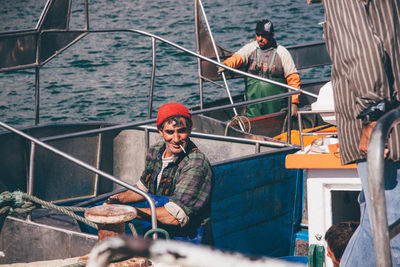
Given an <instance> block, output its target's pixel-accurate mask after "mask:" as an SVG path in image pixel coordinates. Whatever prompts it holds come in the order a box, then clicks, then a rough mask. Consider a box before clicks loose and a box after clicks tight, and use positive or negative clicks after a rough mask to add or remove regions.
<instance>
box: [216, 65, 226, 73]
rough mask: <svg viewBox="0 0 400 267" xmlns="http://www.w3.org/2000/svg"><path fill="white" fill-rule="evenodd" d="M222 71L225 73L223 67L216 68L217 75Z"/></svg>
mask: <svg viewBox="0 0 400 267" xmlns="http://www.w3.org/2000/svg"><path fill="white" fill-rule="evenodd" d="M224 71H225V69H224V68H223V67H220V66H217V73H218V74H221V73H222V72H224Z"/></svg>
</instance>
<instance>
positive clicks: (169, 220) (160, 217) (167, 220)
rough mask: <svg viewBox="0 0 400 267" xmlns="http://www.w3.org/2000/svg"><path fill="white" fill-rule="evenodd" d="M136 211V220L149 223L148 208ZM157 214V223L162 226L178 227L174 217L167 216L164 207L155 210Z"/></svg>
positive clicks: (149, 211) (167, 213)
mask: <svg viewBox="0 0 400 267" xmlns="http://www.w3.org/2000/svg"><path fill="white" fill-rule="evenodd" d="M136 209H137V211H138V214H137V217H136V218H138V219H142V220H146V221H151V210H150V208H136ZM156 213H157V221H158V222H160V223H162V224H170V225H179V222H178V220H177V219H175V217H174V216H172V215H171V214H169V212H168V211H167V210H166V209H165V208H164V207H159V208H156Z"/></svg>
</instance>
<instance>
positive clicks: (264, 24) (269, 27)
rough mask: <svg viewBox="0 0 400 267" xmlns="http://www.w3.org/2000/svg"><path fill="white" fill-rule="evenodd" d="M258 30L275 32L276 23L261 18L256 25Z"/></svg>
mask: <svg viewBox="0 0 400 267" xmlns="http://www.w3.org/2000/svg"><path fill="white" fill-rule="evenodd" d="M256 32H260V33H262V34H272V33H273V32H274V25H273V24H272V22H271V21H270V20H268V19H263V20H259V21H258V22H257V25H256Z"/></svg>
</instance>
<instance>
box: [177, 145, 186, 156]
mask: <svg viewBox="0 0 400 267" xmlns="http://www.w3.org/2000/svg"><path fill="white" fill-rule="evenodd" d="M179 146H180V147H181V149H182V151H183V153H185V154H186V150H185V149H184V148H183V146H182V145H179Z"/></svg>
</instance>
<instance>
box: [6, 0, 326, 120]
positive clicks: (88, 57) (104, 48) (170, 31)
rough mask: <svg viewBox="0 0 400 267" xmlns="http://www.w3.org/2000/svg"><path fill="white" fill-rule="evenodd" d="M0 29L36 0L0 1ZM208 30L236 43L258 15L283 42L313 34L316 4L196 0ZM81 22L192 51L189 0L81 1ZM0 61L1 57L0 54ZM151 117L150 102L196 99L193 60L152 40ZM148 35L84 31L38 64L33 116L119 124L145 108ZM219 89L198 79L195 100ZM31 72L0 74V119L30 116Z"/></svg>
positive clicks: (29, 19)
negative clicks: (37, 106) (85, 8)
mask: <svg viewBox="0 0 400 267" xmlns="http://www.w3.org/2000/svg"><path fill="white" fill-rule="evenodd" d="M0 1H1V5H0V31H12V30H21V29H29V28H34V27H35V26H36V23H37V21H38V19H39V16H40V14H41V12H42V9H43V7H44V5H45V2H46V1H44V0H0ZM203 5H204V9H205V11H206V14H207V18H208V21H209V22H210V26H211V30H212V33H213V36H214V39H215V41H216V43H217V44H218V45H220V46H221V47H223V48H224V49H226V50H229V51H236V50H238V49H239V48H240V47H241V46H242V45H244V44H246V43H247V42H249V41H250V40H251V39H253V38H255V35H254V28H255V23H256V21H257V20H259V19H263V18H268V19H270V20H271V21H272V22H273V23H274V28H275V37H276V39H277V41H278V42H279V43H280V44H282V45H284V46H290V45H297V44H304V43H310V42H315V41H322V40H323V33H322V28H321V26H320V25H319V24H318V23H319V22H321V21H323V17H324V11H323V7H322V4H312V5H308V4H307V1H306V0H296V1H293V0H280V1H272V0H259V1H254V0H253V1H249V0H229V1H227V0H224V1H223V0H213V1H208V0H204V1H203ZM82 10H83V1H82V0H79V1H73V4H72V18H71V24H70V28H72V29H74V28H75V29H76V28H79V27H82V26H83V16H82ZM89 18H90V28H91V29H104V28H129V29H138V30H143V31H147V32H150V33H153V34H156V35H159V36H161V37H163V38H165V39H167V40H170V41H172V42H175V43H177V44H179V45H181V46H183V47H185V48H187V49H190V50H192V51H195V41H194V40H195V39H194V38H195V36H194V11H193V1H188V0H173V1H172V0H159V1H156V0H154V1H153V0H118V1H111V0H104V1H100V0H90V1H89ZM0 60H1V59H0ZM156 60H157V69H156V81H155V87H154V103H153V111H152V114H151V115H152V117H154V116H156V110H157V109H158V107H159V106H160V105H162V104H164V103H166V102H171V101H177V102H181V103H183V104H185V105H187V106H193V105H196V104H198V103H199V85H198V76H197V75H198V74H197V61H196V59H195V58H194V57H192V56H189V55H186V54H184V53H183V52H181V51H179V50H177V49H175V48H172V47H169V46H167V45H165V44H162V43H161V42H157V58H156ZM151 62H152V54H151V39H150V38H149V37H144V36H141V35H138V34H133V33H108V34H105V33H98V34H89V35H88V36H86V37H85V38H83V39H82V40H80V41H79V42H77V43H76V44H74V45H73V46H71V47H70V48H68V49H67V50H65V51H64V52H62V53H61V54H60V55H58V56H57V57H56V58H54V59H53V60H51V61H50V62H49V63H47V64H46V65H45V66H43V67H42V68H41V69H40V97H39V98H40V123H41V124H49V123H66V122H90V121H107V122H113V123H125V122H132V121H136V120H141V119H145V118H147V116H148V111H147V110H148V91H149V88H150V78H151ZM300 75H301V79H302V80H303V81H305V80H308V79H319V78H326V77H329V69H328V70H326V69H322V70H321V71H313V72H310V71H301V72H300ZM228 84H229V87H230V90H231V93H232V95H235V94H240V93H242V92H243V89H244V85H243V82H242V81H241V80H235V81H233V80H229V81H228ZM226 96H227V93H226V91H225V90H224V89H223V88H220V87H218V86H215V85H212V84H210V83H206V84H205V86H204V101H205V102H207V101H210V100H215V99H218V98H222V97H226ZM34 103H35V71H34V70H33V69H25V70H20V71H10V72H3V73H0V120H1V121H3V122H6V123H9V124H11V125H13V126H18V127H21V126H28V125H32V124H34V117H35V116H34Z"/></svg>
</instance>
